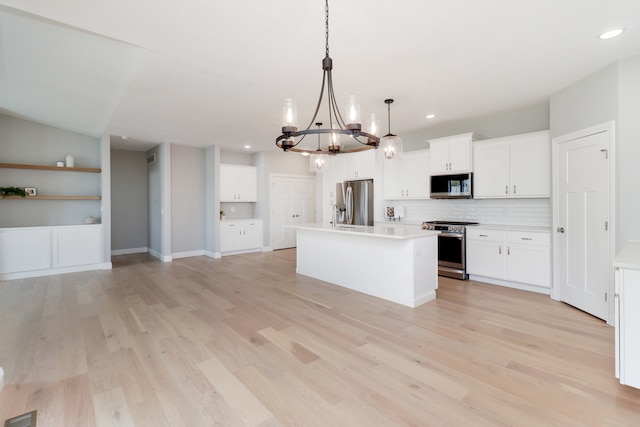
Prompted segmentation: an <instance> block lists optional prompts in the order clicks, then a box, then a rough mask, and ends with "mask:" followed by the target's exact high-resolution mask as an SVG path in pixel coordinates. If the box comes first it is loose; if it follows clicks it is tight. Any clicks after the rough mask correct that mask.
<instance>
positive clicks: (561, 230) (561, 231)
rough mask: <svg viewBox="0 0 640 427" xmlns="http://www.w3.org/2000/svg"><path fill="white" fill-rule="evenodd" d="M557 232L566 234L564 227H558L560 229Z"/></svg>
mask: <svg viewBox="0 0 640 427" xmlns="http://www.w3.org/2000/svg"><path fill="white" fill-rule="evenodd" d="M556 231H557V232H558V233H564V227H558V228H557V229H556Z"/></svg>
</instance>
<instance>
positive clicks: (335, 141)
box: [328, 132, 340, 153]
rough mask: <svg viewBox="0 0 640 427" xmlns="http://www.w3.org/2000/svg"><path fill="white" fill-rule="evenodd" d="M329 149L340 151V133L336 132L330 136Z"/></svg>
mask: <svg viewBox="0 0 640 427" xmlns="http://www.w3.org/2000/svg"><path fill="white" fill-rule="evenodd" d="M328 150H329V151H330V152H332V153H338V152H339V151H340V134H339V133H337V132H335V133H331V135H330V136H329V147H328Z"/></svg>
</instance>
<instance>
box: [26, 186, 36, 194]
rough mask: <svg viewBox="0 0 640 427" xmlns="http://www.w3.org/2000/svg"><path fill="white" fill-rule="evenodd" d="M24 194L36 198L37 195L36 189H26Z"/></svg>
mask: <svg viewBox="0 0 640 427" xmlns="http://www.w3.org/2000/svg"><path fill="white" fill-rule="evenodd" d="M24 192H25V193H27V196H35V195H36V189H35V187H26V188H25V189H24Z"/></svg>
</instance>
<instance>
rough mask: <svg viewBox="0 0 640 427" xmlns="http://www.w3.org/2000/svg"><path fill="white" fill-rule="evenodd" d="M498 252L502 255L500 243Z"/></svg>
mask: <svg viewBox="0 0 640 427" xmlns="http://www.w3.org/2000/svg"><path fill="white" fill-rule="evenodd" d="M498 253H499V254H500V255H502V245H500V246H498Z"/></svg>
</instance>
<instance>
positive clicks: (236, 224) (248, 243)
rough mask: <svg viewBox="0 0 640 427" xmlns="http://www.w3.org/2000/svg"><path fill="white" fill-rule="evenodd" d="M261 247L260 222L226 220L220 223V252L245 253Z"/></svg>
mask: <svg viewBox="0 0 640 427" xmlns="http://www.w3.org/2000/svg"><path fill="white" fill-rule="evenodd" d="M261 247H262V221H261V220H258V219H251V220H232V221H230V220H228V221H224V222H221V223H220V251H221V252H222V253H223V254H225V253H227V254H228V253H232V252H241V251H242V252H246V251H252V250H258V249H260V248H261Z"/></svg>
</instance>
